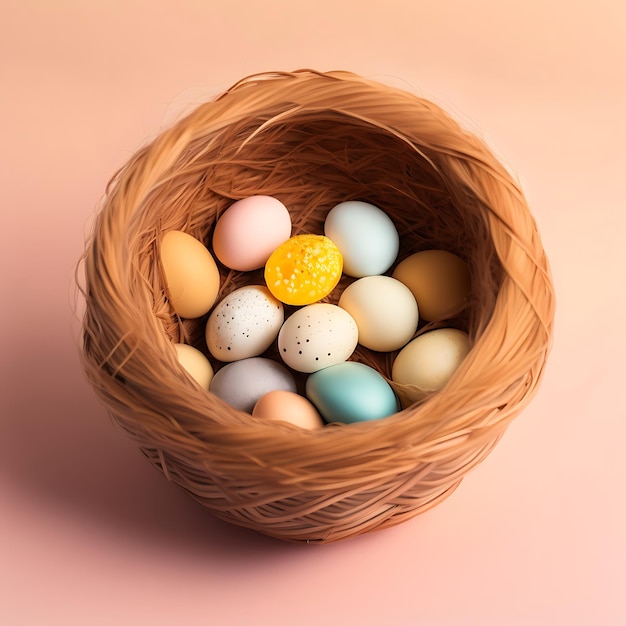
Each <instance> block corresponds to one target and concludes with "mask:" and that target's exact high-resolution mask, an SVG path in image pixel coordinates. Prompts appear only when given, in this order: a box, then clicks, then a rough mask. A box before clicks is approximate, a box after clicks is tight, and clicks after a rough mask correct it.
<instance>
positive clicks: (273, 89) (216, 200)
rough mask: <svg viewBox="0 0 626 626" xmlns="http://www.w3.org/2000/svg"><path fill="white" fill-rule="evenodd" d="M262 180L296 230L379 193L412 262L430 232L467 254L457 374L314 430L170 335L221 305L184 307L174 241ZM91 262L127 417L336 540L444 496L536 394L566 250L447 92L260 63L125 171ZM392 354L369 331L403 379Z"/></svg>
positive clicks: (181, 480)
mask: <svg viewBox="0 0 626 626" xmlns="http://www.w3.org/2000/svg"><path fill="white" fill-rule="evenodd" d="M254 194H266V195H271V196H275V197H277V198H278V199H280V200H281V201H282V202H283V203H284V204H285V205H286V206H287V207H288V208H289V210H290V212H291V214H292V219H293V224H294V229H293V234H297V233H304V232H309V233H321V232H323V231H322V224H323V220H324V216H325V214H326V212H327V211H328V210H329V209H330V208H332V206H334V205H335V204H337V203H338V202H341V201H343V200H352V199H361V200H365V201H368V202H371V203H373V204H375V205H377V206H379V207H381V208H383V209H384V210H385V211H386V212H387V213H388V214H389V215H390V216H391V217H392V219H393V220H394V222H395V224H396V226H397V228H398V231H399V234H400V239H401V249H400V255H399V257H398V258H399V259H402V258H404V257H406V256H407V255H408V254H410V253H412V252H415V251H417V250H421V249H425V248H444V249H447V250H450V251H452V252H455V253H456V254H458V255H460V256H461V257H463V258H464V259H466V261H467V262H468V264H469V266H470V268H471V274H472V294H471V297H470V298H469V300H468V302H467V306H466V308H465V309H464V310H463V311H461V312H460V313H459V314H458V315H457V316H456V317H455V318H454V319H452V320H446V321H445V322H443V323H440V324H439V325H450V326H455V327H457V328H462V329H463V330H466V331H467V332H468V333H469V335H470V339H471V342H472V349H471V351H470V353H469V355H468V357H467V358H466V359H465V360H464V362H463V363H462V365H461V367H460V368H459V369H458V370H457V372H456V373H455V375H454V376H453V378H452V379H451V380H450V382H449V383H448V384H447V386H446V387H445V388H444V389H443V390H442V391H440V392H438V393H435V394H422V395H418V394H417V395H416V390H414V389H413V390H411V389H407V388H402V387H400V386H398V385H394V388H395V390H396V392H397V393H398V395H399V397H401V398H402V399H403V401H404V406H405V408H404V410H402V411H401V412H399V413H397V414H395V415H393V416H390V417H388V418H385V419H382V420H378V421H373V422H363V423H358V424H350V425H336V426H334V425H331V426H326V427H324V428H323V429H321V430H318V431H305V430H299V429H297V428H295V427H292V426H290V425H289V424H285V423H281V422H278V421H271V422H264V421H259V420H258V419H257V418H253V417H252V416H251V415H249V414H247V413H243V412H240V411H237V410H235V409H233V408H232V407H230V406H228V405H227V404H226V403H224V402H223V401H221V400H220V399H218V398H217V397H215V396H214V395H213V394H211V393H209V392H206V391H203V390H202V389H200V388H199V387H198V386H197V385H195V384H194V383H193V382H192V380H191V379H190V378H189V377H188V376H187V374H186V373H185V371H184V370H183V369H182V367H181V366H180V365H179V364H178V361H177V358H176V354H175V350H174V347H173V345H172V344H173V342H186V343H191V344H193V345H195V346H196V347H198V348H200V349H201V350H203V351H204V353H205V354H207V356H208V352H207V349H206V345H205V344H204V343H203V337H204V326H205V323H206V316H205V317H204V318H200V319H196V320H182V319H180V318H178V317H177V316H176V315H175V314H174V313H173V311H172V309H171V307H170V306H169V304H168V301H167V298H166V295H165V290H164V281H163V275H162V269H161V267H160V261H159V245H160V240H161V237H162V235H163V233H165V232H167V231H169V230H172V229H179V230H184V231H186V232H188V233H190V234H191V235H193V236H195V237H197V238H198V239H200V240H202V241H204V242H205V243H206V244H207V245H209V243H210V241H211V233H212V229H213V227H214V224H215V222H216V219H217V218H218V217H219V216H220V214H221V213H222V212H223V211H224V210H225V209H226V208H228V206H229V205H230V204H232V202H233V201H234V200H237V199H240V198H244V197H246V196H250V195H254ZM83 263H84V271H85V277H86V278H85V285H84V287H83V293H84V296H85V300H86V313H85V318H84V331H83V350H82V355H81V356H82V359H83V364H84V367H85V371H86V374H87V377H88V379H89V381H90V382H91V384H92V385H93V387H94V389H95V390H96V392H97V394H98V395H99V397H100V398H101V400H102V401H103V403H104V405H105V406H106V407H107V409H108V411H109V413H110V415H111V416H112V418H113V420H114V421H115V422H116V423H117V424H119V425H120V426H121V427H122V428H123V429H124V430H125V431H126V433H127V434H128V435H129V436H130V437H132V439H133V440H134V441H135V442H136V443H137V445H138V446H139V448H140V449H141V450H142V452H143V453H144V454H145V455H146V457H147V458H148V459H149V460H150V461H151V462H152V463H153V464H154V465H155V466H156V467H157V468H159V470H161V471H162V472H163V474H164V475H165V476H166V477H167V479H169V480H170V481H172V482H173V483H175V484H177V485H179V486H180V487H181V488H182V489H184V490H185V491H186V492H187V493H188V494H189V495H190V496H191V497H193V498H194V499H195V500H197V501H198V502H200V503H201V504H202V505H204V506H205V507H207V508H208V509H209V510H211V511H212V512H213V513H215V515H217V516H219V517H220V518H222V519H225V520H228V521H230V522H232V523H234V524H238V525H242V526H246V527H249V528H252V529H255V530H257V531H260V532H262V533H265V534H267V535H271V536H274V537H278V538H281V539H285V540H293V541H307V542H329V541H335V540H338V539H342V538H346V537H349V536H352V535H356V534H359V533H364V532H368V531H371V530H374V529H379V528H383V527H388V526H391V525H394V524H397V523H399V522H402V521H404V520H406V519H409V518H411V517H413V516H414V515H416V514H418V513H421V512H423V511H426V510H427V509H429V508H430V507H432V506H434V505H436V504H437V503H438V502H441V501H442V500H443V499H444V498H446V497H447V496H448V495H450V494H451V493H452V491H453V490H454V489H455V488H456V487H457V486H458V485H459V483H460V481H461V480H462V478H463V477H464V476H465V475H466V474H467V473H468V472H469V471H470V470H471V469H472V468H473V467H475V466H476V465H477V464H478V463H479V462H480V461H481V460H483V459H484V458H485V457H486V455H487V454H488V453H489V451H490V450H491V449H492V448H493V446H494V445H495V444H496V442H497V441H498V440H499V438H500V437H501V436H502V434H503V433H504V431H505V429H506V428H507V426H508V425H509V423H510V422H511V420H512V419H513V418H514V417H515V416H516V415H517V414H518V413H519V412H520V410H522V409H523V408H524V407H525V406H526V405H527V403H528V402H529V400H530V399H531V398H532V396H533V395H534V393H535V391H536V389H537V385H538V383H539V382H540V380H541V377H542V373H543V369H544V363H545V360H546V356H547V353H548V351H549V347H550V344H551V338H552V325H553V317H554V293H553V286H552V282H551V278H550V273H549V269H548V263H547V260H546V256H545V253H544V250H543V248H542V244H541V241H540V237H539V234H538V232H537V228H536V224H535V222H534V220H533V218H532V216H531V214H530V212H529V209H528V207H527V204H526V202H525V200H524V198H523V195H522V193H521V192H520V190H519V188H518V186H517V184H516V183H515V182H514V181H513V180H512V178H511V176H510V174H509V173H508V172H507V171H506V169H505V168H504V167H503V166H502V165H501V164H500V163H499V162H498V161H497V159H496V158H495V157H494V156H493V154H492V153H491V152H490V151H489V150H488V149H487V148H486V147H485V145H484V144H483V142H482V141H480V140H479V139H478V138H476V137H475V136H474V135H473V134H471V133H468V132H466V131H465V130H463V129H462V128H461V127H460V126H459V125H458V124H457V123H456V122H455V121H453V120H452V119H451V118H450V117H449V116H448V115H447V114H446V113H444V112H443V111H442V110H441V109H440V108H438V107H437V106H435V105H434V104H432V103H431V102H429V101H427V100H424V99H421V98H419V97H417V96H415V95H413V94H410V93H407V92H405V91H402V90H398V89H396V88H392V87H389V86H385V85H382V84H379V83H376V82H373V81H371V80H366V79H364V78H362V77H359V76H356V75H354V74H351V73H348V72H329V73H320V72H315V71H311V70H301V71H296V72H290V73H272V74H263V75H255V76H251V77H248V78H245V79H243V80H241V81H240V82H238V83H237V84H236V85H234V86H233V87H232V88H230V89H229V90H227V91H226V92H225V93H223V94H222V95H220V96H219V97H217V98H216V99H215V100H214V101H211V102H207V103H205V104H202V105H200V106H199V107H198V108H197V109H195V110H194V111H193V112H192V113H191V114H189V115H188V116H187V117H185V118H184V119H182V120H181V121H179V122H178V123H176V124H175V125H173V126H172V127H171V128H170V129H168V130H166V131H165V132H163V133H162V134H161V135H159V136H158V137H157V138H156V139H155V140H154V141H152V142H151V143H150V145H148V146H146V147H144V148H143V149H141V150H139V151H138V152H137V153H136V154H135V155H134V156H133V157H132V158H131V159H130V160H129V161H128V163H127V164H126V165H125V166H124V167H123V168H122V169H121V170H120V171H119V172H118V173H117V175H116V176H115V177H114V178H113V180H112V181H111V183H110V184H109V186H108V188H107V192H106V195H105V198H104V201H103V206H102V207H101V210H100V211H99V214H98V218H97V221H96V224H95V228H94V232H93V233H92V235H91V236H90V238H89V240H88V242H87V244H86V249H85V254H84V259H83ZM220 271H221V278H222V287H221V291H220V295H219V297H220V298H221V297H222V296H224V295H225V294H226V293H228V292H230V291H231V290H233V289H235V288H237V287H240V286H242V285H243V284H262V283H263V275H262V270H259V271H258V272H249V273H240V272H234V271H229V270H226V269H225V268H220ZM346 280H349V279H347V278H343V279H342V282H340V284H339V286H338V288H337V289H335V291H334V292H333V293H332V294H331V296H329V298H327V300H328V301H331V302H337V299H338V296H339V294H340V293H341V290H342V288H343V287H345V285H346V284H347V283H346V282H345V281H346ZM436 326H437V324H429V325H427V326H424V327H420V329H419V331H418V332H423V331H424V330H429V329H431V328H434V327H436ZM269 356H270V357H273V358H278V357H277V355H276V353H275V352H270V353H269ZM393 356H394V354H383V353H374V352H370V351H368V350H366V349H364V348H361V347H359V348H358V349H357V351H356V352H355V354H354V356H353V357H352V359H354V360H358V361H362V362H365V363H367V364H369V365H372V366H374V367H376V368H377V369H378V371H380V372H381V373H382V374H383V375H384V376H386V377H387V379H389V378H390V372H391V364H392V359H393ZM213 363H214V365H216V364H215V362H213ZM300 382H302V381H300Z"/></svg>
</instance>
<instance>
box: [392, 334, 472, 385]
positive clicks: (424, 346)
mask: <svg viewBox="0 0 626 626" xmlns="http://www.w3.org/2000/svg"><path fill="white" fill-rule="evenodd" d="M469 351H470V341H469V337H468V335H467V333H464V332H463V331H461V330H457V329H456V328H438V329H437V330H431V331H430V332H427V333H424V334H423V335H420V336H419V337H416V338H415V339H413V341H411V342H410V343H408V344H407V345H406V346H405V347H404V348H402V350H400V352H399V353H398V356H397V357H396V358H395V360H394V362H393V366H392V370H391V378H392V380H393V381H394V382H396V383H399V384H401V385H415V386H416V387H419V388H420V389H422V390H426V391H439V390H440V389H442V388H443V387H444V386H445V385H446V383H447V382H448V381H449V380H450V378H451V377H452V375H453V374H454V372H455V371H456V370H457V368H458V367H459V365H461V363H462V362H463V359H464V358H465V357H466V356H467V354H468V353H469Z"/></svg>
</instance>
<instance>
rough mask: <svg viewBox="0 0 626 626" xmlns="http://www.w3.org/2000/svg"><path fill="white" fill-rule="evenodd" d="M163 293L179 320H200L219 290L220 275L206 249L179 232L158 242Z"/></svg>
mask: <svg viewBox="0 0 626 626" xmlns="http://www.w3.org/2000/svg"><path fill="white" fill-rule="evenodd" d="M160 257H161V266H162V268H163V273H164V275H165V283H166V289H165V293H166V295H167V298H168V299H169V301H170V303H171V305H172V308H173V309H174V311H175V312H176V313H177V314H178V315H180V317H186V318H195V317H201V316H202V315H204V314H205V313H208V311H209V310H210V309H211V307H212V306H213V304H214V303H215V299H216V298H217V293H218V291H219V288H220V274H219V270H218V269H217V265H216V263H215V260H214V259H213V256H212V255H211V253H210V252H209V250H208V249H207V248H206V246H205V245H204V244H203V243H202V242H201V241H199V240H198V239H196V238H195V237H192V236H191V235H189V234H187V233H184V232H182V231H179V230H171V231H168V232H167V233H165V235H164V236H163V239H162V240H161V250H160Z"/></svg>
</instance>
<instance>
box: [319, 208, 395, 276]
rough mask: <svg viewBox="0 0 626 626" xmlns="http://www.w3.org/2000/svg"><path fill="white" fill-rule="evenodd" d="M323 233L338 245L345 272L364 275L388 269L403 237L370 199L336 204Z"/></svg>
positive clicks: (372, 274)
mask: <svg viewBox="0 0 626 626" xmlns="http://www.w3.org/2000/svg"><path fill="white" fill-rule="evenodd" d="M324 234H325V235H326V236H327V237H328V238H329V239H331V240H332V241H333V242H334V243H335V244H336V245H337V247H338V248H339V250H340V252H341V254H342V256H343V271H344V273H345V274H347V275H348V276H353V277H355V278H361V277H363V276H374V275H377V274H383V273H384V272H386V271H387V270H388V269H389V268H390V267H391V265H392V264H393V262H394V261H395V260H396V257H397V256H398V249H399V246H400V237H399V235H398V231H397V230H396V227H395V225H394V223H393V222H392V220H391V218H390V217H389V216H388V215H387V214H386V213H385V212H384V211H382V210H381V209H379V208H378V207H376V206H374V205H373V204H370V203H368V202H362V201H359V200H349V201H347V202H340V203H339V204H337V205H336V206H335V207H333V208H332V209H331V210H330V212H329V213H328V215H327V216H326V219H325V221H324Z"/></svg>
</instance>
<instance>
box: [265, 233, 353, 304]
mask: <svg viewBox="0 0 626 626" xmlns="http://www.w3.org/2000/svg"><path fill="white" fill-rule="evenodd" d="M342 269H343V257H342V256H341V252H339V248H337V246H336V245H335V244H334V243H333V242H332V241H331V240H330V239H329V238H328V237H325V236H324V235H295V236H293V237H291V238H289V239H287V241H285V242H284V243H282V244H281V245H280V246H278V248H276V250H274V252H272V254H271V255H270V258H269V259H268V260H267V263H266V264H265V282H266V284H267V287H268V289H269V290H270V291H271V292H272V295H273V296H274V297H275V298H277V299H278V300H280V301H281V302H284V303H285V304H292V305H296V306H301V305H305V304H312V303H313V302H317V301H318V300H321V299H322V298H324V297H326V296H327V295H328V294H329V293H330V292H331V291H332V290H333V289H334V288H335V287H336V286H337V283H338V282H339V279H340V278H341V271H342Z"/></svg>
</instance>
